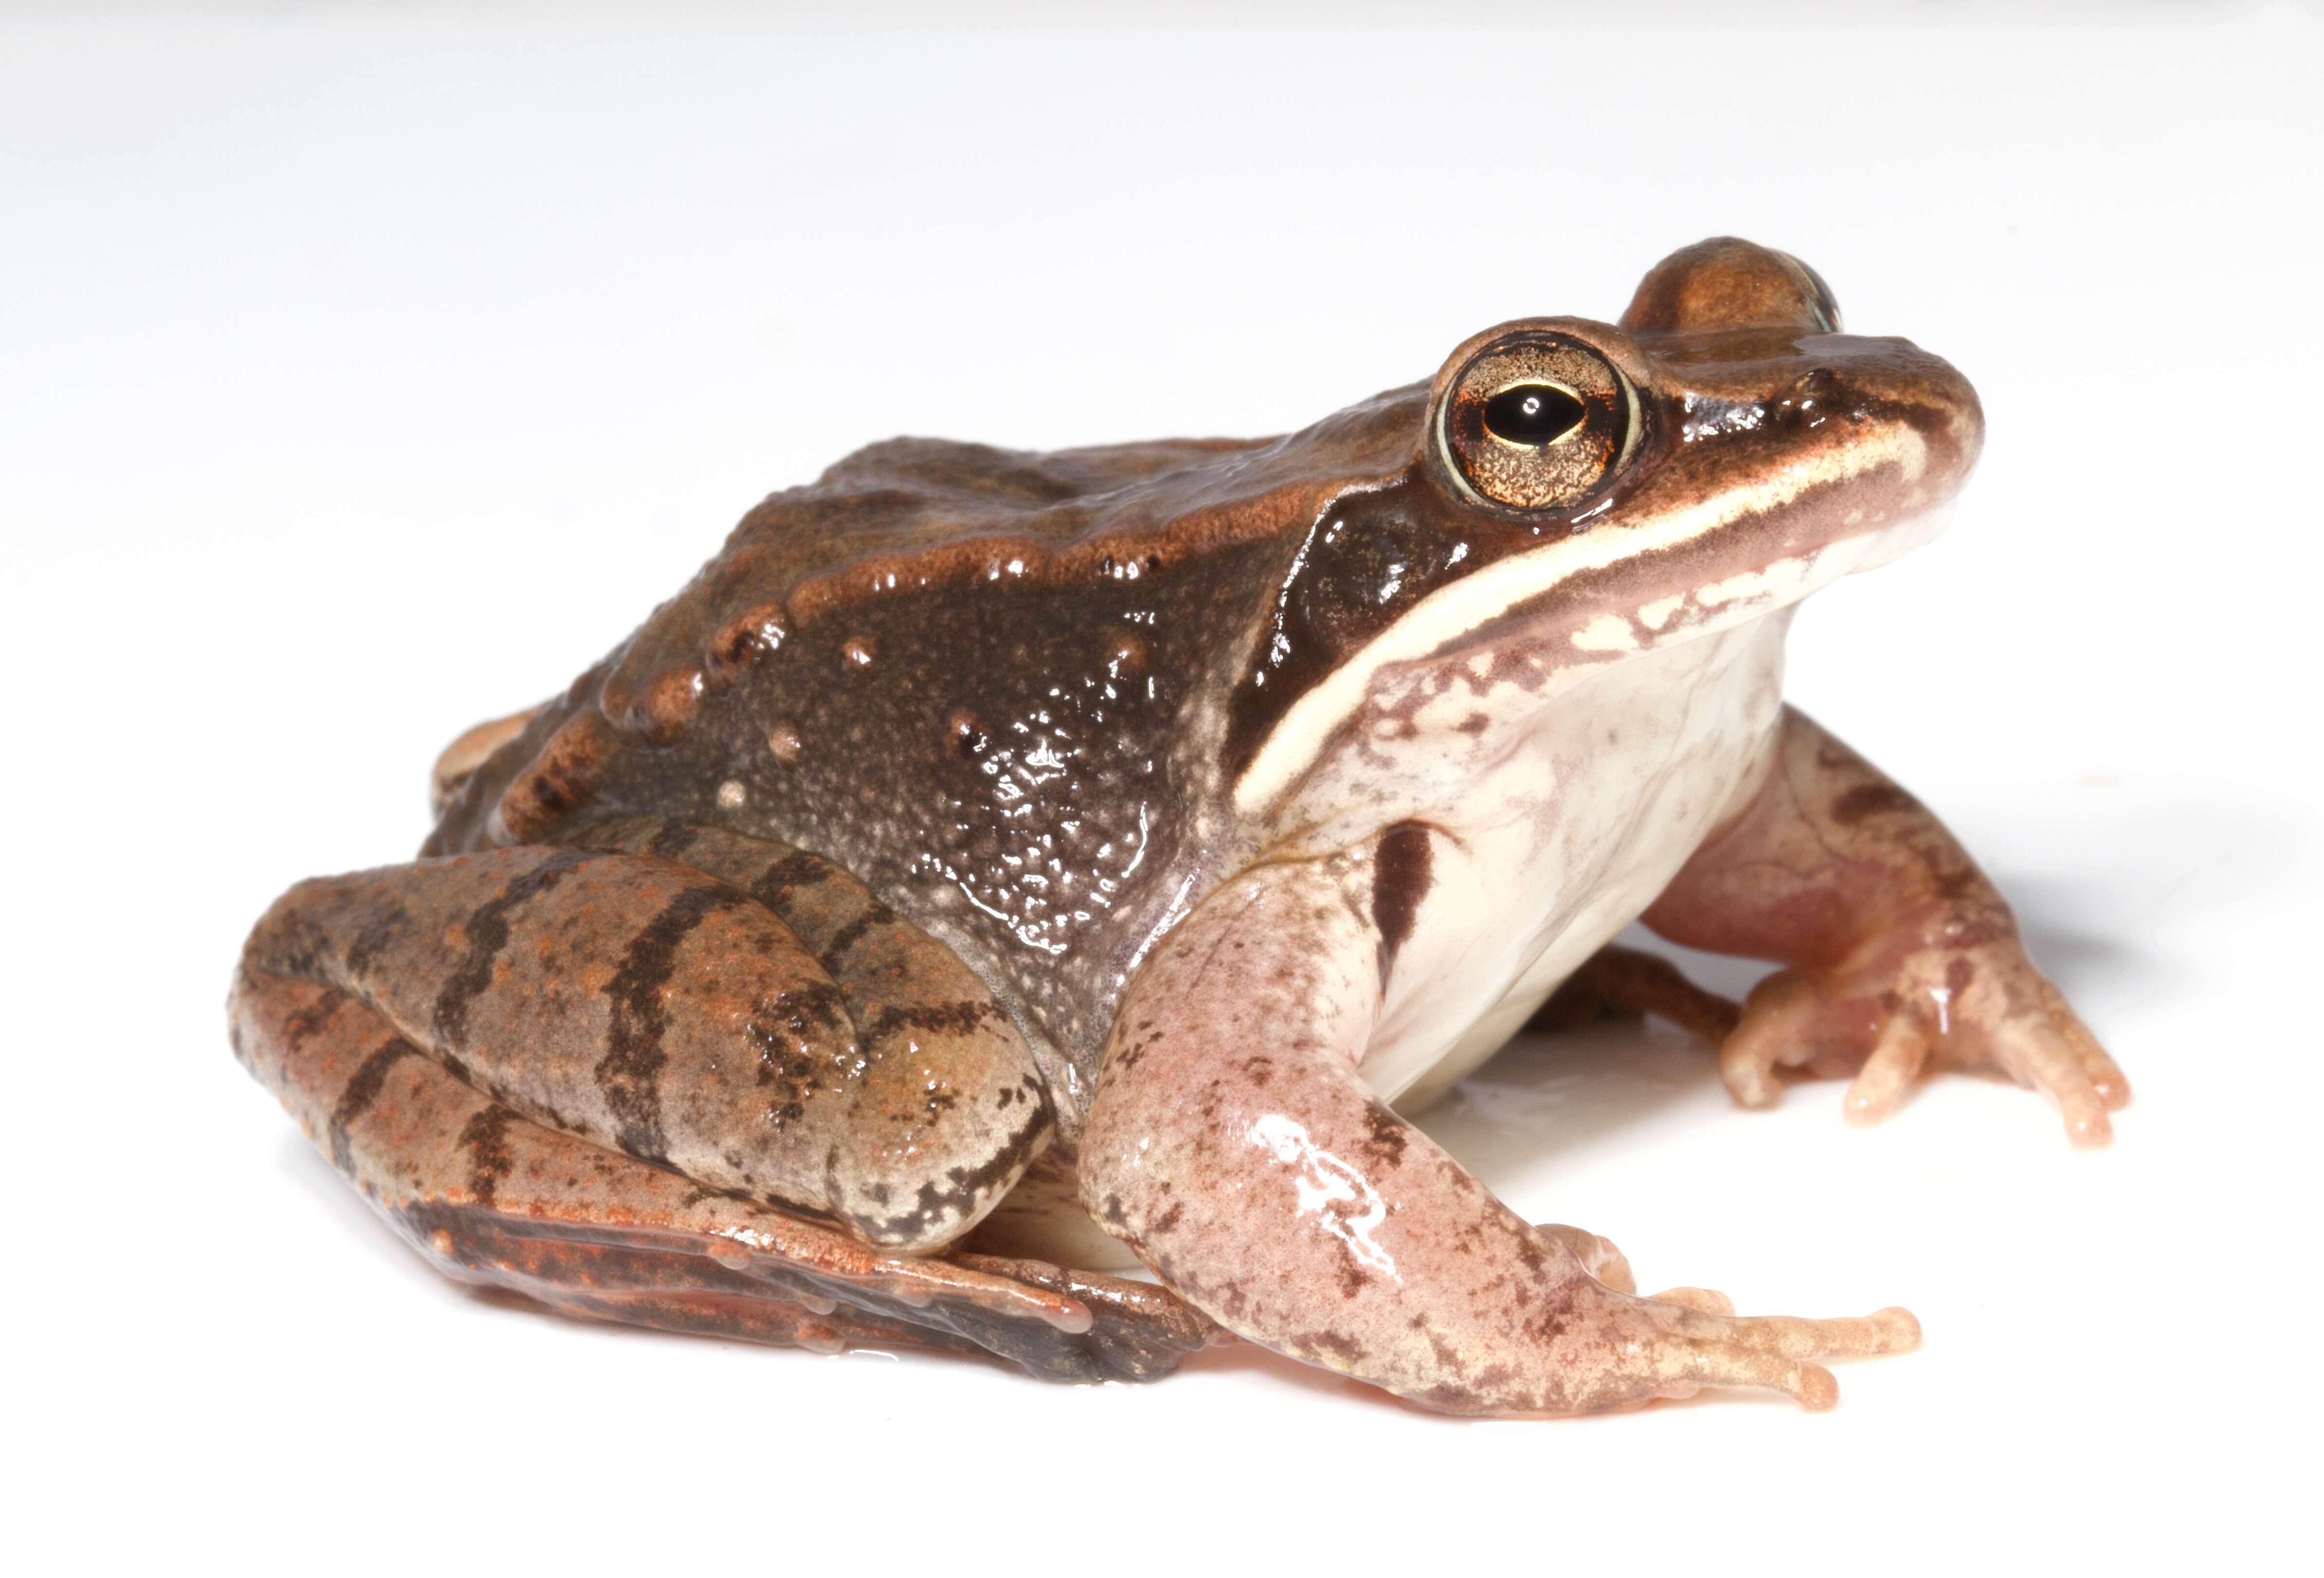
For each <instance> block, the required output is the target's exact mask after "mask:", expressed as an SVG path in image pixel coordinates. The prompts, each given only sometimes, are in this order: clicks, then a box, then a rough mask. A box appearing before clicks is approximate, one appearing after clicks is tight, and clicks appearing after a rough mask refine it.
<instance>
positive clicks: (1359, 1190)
mask: <svg viewBox="0 0 2324 1578" xmlns="http://www.w3.org/2000/svg"><path fill="white" fill-rule="evenodd" d="M1342 864H1343V863H1341V862H1324V863H1302V864H1297V865H1289V864H1286V865H1285V866H1281V867H1276V868H1269V869H1268V870H1264V871H1261V872H1256V873H1252V874H1250V875H1247V876H1245V877H1241V878H1238V879H1236V880H1235V881H1232V882H1230V883H1228V884H1226V885H1225V886H1224V887H1222V889H1221V890H1220V891H1218V892H1216V893H1214V894H1213V896H1212V897H1210V898H1209V899H1207V900H1204V901H1203V905H1202V906H1201V907H1200V908H1198V909H1196V910H1195V912H1194V914H1193V915H1191V916H1190V917H1188V918H1187V919H1186V920H1185V922H1184V923H1183V924H1182V925H1181V926H1180V927H1178V929H1177V930H1176V931H1174V932H1173V933H1171V935H1170V936H1169V937H1167V939H1166V940H1165V941H1164V942H1163V944H1162V945H1161V946H1159V947H1158V948H1157V949H1156V950H1155V953H1154V955H1153V956H1152V957H1151V958H1149V959H1148V961H1147V963H1146V964H1145V966H1144V967H1143V968H1142V969H1141V970H1140V971H1139V974H1138V976H1137V978H1136V979H1135V980H1134V981H1133V982H1132V983H1131V987H1130V992H1129V993H1128V995H1127V997H1126V999H1125V1001H1124V1006H1123V1010H1122V1013H1121V1015H1120V1020H1118V1022H1117V1026H1116V1029H1115V1033H1114V1037H1113V1039H1112V1041H1111V1043H1110V1044H1109V1047H1108V1049H1107V1054H1106V1066H1105V1072H1104V1075H1103V1078H1102V1082H1101V1084H1100V1087H1099V1093H1098V1096H1097V1100H1096V1103H1094V1105H1093V1109H1092V1112H1091V1114H1090V1120H1089V1124H1088V1126H1087V1128H1086V1129H1085V1130H1084V1133H1083V1136H1082V1149H1081V1163H1080V1166H1081V1178H1082V1194H1083V1201H1084V1204H1085V1205H1087V1207H1088V1208H1089V1210H1090V1211H1091V1213H1092V1214H1093V1216H1095V1217H1096V1218H1097V1219H1098V1221H1099V1222H1100V1223H1102V1224H1103V1225H1104V1226H1105V1227H1106V1228H1107V1230H1108V1231H1109V1232H1113V1233H1114V1234H1115V1235H1116V1236H1118V1237H1120V1238H1121V1239H1122V1240H1123V1241H1126V1242H1128V1243H1129V1244H1130V1246H1131V1248H1132V1249H1134V1250H1136V1251H1137V1252H1138V1254H1139V1258H1140V1259H1142V1260H1145V1262H1146V1263H1147V1264H1148V1265H1149V1266H1151V1267H1152V1268H1153V1269H1155V1270H1156V1271H1157V1273H1158V1274H1160V1275H1161V1276H1162V1278H1164V1279H1165V1280H1166V1281H1167V1282H1168V1283H1169V1285H1170V1286H1171V1287H1173V1288H1175V1289H1176V1290H1177V1291H1178V1292H1180V1293H1182V1294H1184V1295H1185V1297H1187V1298H1188V1299H1189V1300H1191V1301H1192V1302H1193V1303H1194V1304H1195V1305H1196V1306H1199V1307H1200V1308H1202V1309H1203V1310H1204V1311H1205V1312H1207V1313H1208V1314H1210V1315H1212V1316H1213V1317H1214V1318H1216V1319H1217V1320H1218V1321H1219V1322H1220V1324H1222V1325H1225V1326H1227V1327H1229V1328H1230V1329H1231V1330H1233V1331H1235V1332H1237V1333H1240V1334H1241V1335H1243V1336H1246V1337H1249V1338H1251V1339H1252V1340H1254V1341H1256V1342H1259V1343H1265V1344H1266V1345H1268V1346H1269V1347H1272V1348H1275V1349H1277V1350H1279V1351H1281V1352H1286V1353H1289V1354H1291V1355H1292V1356H1294V1357H1296V1358H1299V1359H1303V1360H1305V1361H1308V1362H1310V1363H1313V1364H1318V1365H1322V1366H1323V1367H1325V1368H1327V1369H1331V1370H1339V1371H1341V1372H1342V1373H1345V1374H1349V1375H1352V1376H1355V1377H1357V1378H1359V1379H1360V1380H1368V1381H1370V1382H1372V1383H1373V1384H1375V1385H1378V1386H1382V1387H1385V1388H1387V1389H1389V1390H1392V1391H1395V1392H1397V1393H1399V1394H1401V1395H1403V1396H1405V1397H1407V1398H1413V1399H1414V1400H1416V1401H1417V1402H1420V1403H1422V1404H1425V1405H1426V1406H1428V1407H1434V1408H1439V1409H1443V1410H1444V1411H1447V1412H1452V1413H1462V1414H1483V1415H1503V1416H1534V1415H1555V1414H1573V1413H1585V1412H1592V1411H1600V1410H1605V1409H1614V1408H1625V1407H1637V1406H1639V1405H1641V1404H1644V1403H1646V1402H1650V1401H1652V1400H1654V1399H1655V1398H1667V1397H1683V1396H1686V1395H1689V1394H1690V1393H1692V1391H1693V1390H1694V1389H1697V1388H1700V1387H1703V1386H1743V1387H1761V1388H1768V1389H1775V1390H1778V1391H1782V1392H1784V1393H1786V1394H1788V1395H1790V1396H1791V1397H1793V1398H1796V1399H1798V1400H1799V1401H1800V1402H1801V1403H1802V1404H1803V1405H1804V1406H1806V1407H1811V1408H1824V1407H1831V1405H1832V1404H1833V1402H1834V1401H1836V1399H1837V1395H1838V1392H1837V1388H1836V1386H1835V1384H1834V1383H1833V1380H1832V1378H1831V1373H1830V1371H1828V1370H1824V1369H1823V1368H1822V1367H1821V1365H1820V1364H1818V1363H1816V1362H1815V1361H1816V1360H1818V1359H1821V1358H1830V1357H1836V1356H1853V1355H1859V1354H1870V1353H1889V1352H1898V1351H1900V1350H1903V1349H1905V1348H1909V1347H1911V1346H1912V1345H1913V1344H1914V1343H1915V1342H1917V1341H1918V1338H1919V1328H1918V1326H1917V1325H1916V1324H1915V1323H1914V1320H1913V1317H1912V1316H1911V1315H1908V1314H1906V1313H1905V1312H1904V1311H1903V1310H1895V1309H1890V1310H1883V1311H1881V1312H1880V1313H1879V1314H1877V1315H1872V1316H1869V1317H1865V1318H1861V1319H1843V1320H1799V1319H1792V1318H1787V1317H1767V1316H1759V1317H1750V1316H1738V1315H1735V1314H1734V1313H1733V1312H1732V1309H1731V1307H1730V1306H1728V1304H1727V1302H1726V1301H1725V1300H1724V1299H1722V1298H1720V1297H1719V1296H1718V1295H1716V1294H1711V1293H1707V1292H1704V1291H1702V1290H1700V1289H1684V1288H1683V1289H1678V1290H1674V1292H1673V1293H1671V1294H1667V1295H1665V1296H1663V1297H1658V1298H1645V1297H1639V1296H1638V1295H1637V1293H1636V1292H1635V1290H1634V1287H1633V1283H1632V1279H1631V1277H1630V1274H1629V1269H1628V1263H1627V1262H1626V1261H1624V1260H1623V1259H1622V1258H1621V1256H1620V1254H1619V1251H1618V1250H1615V1249H1614V1247H1613V1246H1612V1245H1611V1244H1610V1243H1609V1242H1607V1241H1605V1240H1603V1239H1600V1238H1598V1237H1596V1236H1595V1235H1593V1234H1590V1233H1585V1232H1580V1231H1578V1230H1576V1229H1572V1228H1566V1227H1548V1228H1536V1227H1534V1226H1532V1225H1530V1224H1528V1223H1526V1222H1525V1221H1524V1220H1522V1219H1521V1218H1519V1217H1517V1216H1516V1215H1515V1214H1514V1213H1511V1212H1510V1211H1509V1210H1508V1208H1507V1207H1506V1206H1504V1205H1502V1204H1500V1202H1499V1201H1498V1200H1496V1199H1494V1198H1493V1196H1492V1195H1491V1194H1490V1193H1489V1191H1487V1190H1486V1188H1485V1187H1484V1186H1483V1185H1481V1184H1480V1183H1479V1182H1478V1181H1477V1180H1476V1179H1475V1178H1474V1177H1471V1176H1470V1175H1469V1174H1468V1173H1467V1172H1466V1171H1465V1170H1463V1169H1462V1167H1461V1166H1460V1165H1459V1164H1458V1163H1457V1162H1455V1161H1454V1160H1453V1159H1452V1158H1451V1157H1450V1156H1448V1155H1446V1154H1445V1153H1444V1152H1443V1150H1441V1149H1438V1148H1437V1147H1436V1146H1435V1145H1434V1143H1432V1142H1431V1141H1430V1140H1429V1139H1428V1138H1427V1137H1426V1136H1425V1135H1424V1134H1422V1133H1421V1132H1419V1131H1418V1130H1416V1129H1414V1128H1412V1127H1411V1126H1410V1125H1408V1124H1407V1123H1406V1122H1405V1121H1404V1120H1403V1119H1401V1118H1400V1117H1398V1116H1397V1114H1396V1113H1395V1112H1393V1111H1391V1110H1390V1109H1389V1108H1388V1106H1387V1105H1386V1103H1382V1102H1381V1101H1379V1099H1378V1097H1376V1096H1375V1095H1374V1094H1372V1093H1371V1092H1370V1091H1369V1089H1367V1088H1366V1086H1365V1085H1364V1084H1363V1082H1362V1080H1361V1078H1360V1075H1359V1072H1358V1060H1359V1058H1360V1055H1361V1052H1362V1049H1363V1046H1364V1042H1365V1038H1366V1036H1367V1035H1368V1034H1369V1030H1370V1027H1371V1025H1372V1023H1373V1021H1374V1018H1375V1016H1376V1014H1377V1012H1378V1011H1379V976H1378V958H1379V949H1378V945H1377V937H1376V935H1375V934H1374V933H1372V932H1371V931H1370V930H1369V929H1368V926H1369V923H1368V921H1367V920H1366V919H1365V918H1364V917H1365V915H1366V912H1367V911H1366V905H1365V902H1364V900H1365V896H1366V895H1368V894H1369V891H1370V878H1369V872H1367V871H1365V870H1363V869H1361V863H1358V862H1352V861H1351V862H1347V863H1344V864H1345V866H1346V868H1347V869H1344V870H1341V869H1337V868H1339V867H1341V866H1342Z"/></svg>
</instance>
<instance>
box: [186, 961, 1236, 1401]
mask: <svg viewBox="0 0 2324 1578" xmlns="http://www.w3.org/2000/svg"><path fill="white" fill-rule="evenodd" d="M232 1014H233V1031H234V1044H235V1053H236V1055H237V1056H238V1057H240V1058H241V1059H242V1060H243V1062H244V1064H245V1065H246V1066H248V1067H249V1068H250V1070H251V1072H252V1073H253V1074H254V1075H256V1076H257V1077H258V1078H259V1080H260V1081H261V1082H262V1083H263V1084H266V1085H267V1086H268V1087H269V1088H270V1089H272V1091H273V1092H274V1093H275V1094H276V1095H277V1096H278V1097H280V1098H281V1102H282V1103H283V1105H284V1106H285V1107H286V1108H288V1109H289V1110H290V1112H291V1114H292V1115H293V1116H294V1117H296V1118H297V1119H298V1121H299V1122H300V1126H301V1127H302V1128H303V1129H305V1130H306V1131H307V1133H308V1135H309V1138H311V1139H312V1140H314V1141H315V1143H316V1144H317V1145H318V1147H320V1148H321V1149H323V1150H324V1151H325V1152H326V1153H327V1155H328V1156H329V1157H330V1158H331V1159H332V1161H333V1163H334V1164H335V1165H336V1166H337V1167H338V1168H339V1169H340V1170H341V1171H342V1172H344V1173H346V1175H347V1177H349V1178H350V1179H352V1180H353V1181H354V1182H355V1185H356V1186H358V1187H359V1188H360V1189H361V1190H362V1191H363V1194H364V1197H365V1198H367V1199H368V1200H370V1202H371V1203H372V1204H373V1205H374V1206H375V1207H376V1208H377V1209H378V1210H379V1211H380V1212H381V1213H383V1215H385V1216H386V1217H387V1219H388V1220H389V1222H390V1223H392V1224H393V1225H394V1227H395V1228H396V1229H397V1231H398V1232H401V1234H402V1235H403V1236H404V1237H405V1238H406V1239H408V1240H410V1241H411V1242H412V1243H413V1244H414V1245H415V1246H416V1247H417V1248H418V1249H419V1250H420V1252H421V1253H422V1254H423V1255H425V1256H427V1257H428V1258H429V1260H431V1261H433V1262H434V1263H435V1264H436V1265H437V1267H438V1269H441V1270H443V1271H444V1272H446V1273H447V1274H448V1275H450V1276H451V1277H453V1278H456V1279H458V1280H461V1281H464V1282H468V1283H473V1284H482V1285H485V1286H491V1287H500V1288H504V1289H507V1290H510V1291H513V1292H516V1293H520V1294H522V1295H524V1296H526V1297H530V1298H533V1299H536V1300H538V1301H539V1302H541V1303H543V1304H546V1305H549V1306H551V1307H553V1308H556V1309H558V1310H561V1311H564V1312H566V1313H567V1314H571V1315H580V1316H585V1317H588V1318H593V1319H598V1320H610V1321H619V1322H622V1323H625V1324H633V1325H644V1326H653V1327H659V1328H661V1329H664V1330H670V1331H680V1332H689V1333H705V1334H710V1335H716V1336H724V1337H733V1338H741V1339H744V1340H747V1341H752V1342H761V1343H791V1344H797V1345H798V1346H801V1347H807V1348H811V1349H816V1350H819V1351H824V1352H830V1351H833V1350H835V1349H838V1348H842V1347H851V1346H871V1347H896V1346H906V1347H918V1348H933V1349H950V1350H956V1351H963V1352H982V1353H989V1354H992V1355H994V1356H997V1357H1000V1358H1003V1359H1008V1360H1010V1361H1015V1362H1016V1363H1018V1364H1020V1365H1022V1366H1023V1367H1024V1368H1025V1369H1027V1370H1029V1371H1031V1372H1032V1373H1034V1374H1036V1375H1038V1376H1042V1377H1044V1378H1046V1379H1050V1380H1103V1379H1107V1378H1109V1377H1111V1378H1118V1379H1133V1380H1136V1379H1147V1378H1150V1377H1153V1376H1157V1375H1160V1374H1165V1373H1167V1372H1168V1371H1169V1370H1171V1369H1172V1368H1174V1367H1175V1366H1176V1363H1177V1361H1178V1359H1179V1358H1180V1357H1181V1356H1182V1355H1183V1354H1185V1352H1189V1351H1191V1350H1192V1349H1194V1348H1197V1347H1200V1346H1201V1345H1202V1344H1203V1343H1204V1342H1205V1341H1207V1340H1211V1339H1212V1338H1213V1336H1214V1335H1215V1332H1214V1329H1213V1328H1212V1327H1211V1326H1210V1325H1209V1324H1208V1323H1207V1322H1205V1321H1203V1319H1202V1317H1201V1316H1200V1315H1196V1314H1195V1313H1194V1311H1192V1310H1191V1309H1187V1308H1185V1306H1180V1305H1176V1303H1175V1301H1169V1300H1167V1296H1165V1295H1163V1294H1161V1293H1160V1290H1158V1289H1155V1288H1151V1287H1141V1286H1139V1285H1136V1284H1124V1283H1118V1282H1115V1281H1114V1280H1112V1279H1111V1278H1092V1277H1087V1276H1077V1275H1074V1274H1071V1273H1067V1272H1064V1271H1061V1270H1059V1269H1057V1268H1055V1267H1048V1266H1037V1265H1033V1264H1030V1263H1014V1262H998V1261H986V1260H976V1261H973V1263H969V1264H963V1263H956V1262H954V1261H951V1260H936V1259H926V1258H920V1257H914V1256H904V1255H891V1254H886V1253H882V1252H881V1251H879V1250H873V1249H871V1248H868V1247H866V1246H865V1245H863V1244H862V1243H860V1242H858V1241H855V1240H854V1239H853V1238H851V1237H849V1236H847V1235H846V1234H844V1233H841V1232H836V1231H835V1230H833V1229H831V1228H829V1227H825V1226H821V1225H818V1224H816V1223H809V1222H806V1221H803V1220H801V1219H799V1218H798V1217H796V1216H793V1215H790V1214H788V1213H784V1212H780V1211H777V1210H774V1209H772V1208H770V1207H768V1206H765V1205H761V1204H756V1203H755V1202H752V1201H750V1200H746V1199H741V1198H737V1197H735V1196H733V1195H721V1194H714V1193H711V1192H709V1191H706V1190H704V1189H702V1188H700V1187H698V1186H696V1185H695V1184H693V1183H691V1182H690V1181H689V1180H687V1178H685V1177H680V1176H679V1175H678V1174H677V1173H674V1172H671V1171H669V1170H668V1169H666V1168H663V1167H654V1166H651V1165H650V1164H648V1163H645V1162H642V1161H639V1160H636V1159H634V1158H630V1157H627V1156H623V1155H622V1154H620V1153H618V1152H616V1151H613V1150H610V1149H605V1148H604V1147H602V1146H598V1145H594V1144H591V1143H589V1142H588V1141H586V1140H578V1139H576V1138H574V1137H573V1136H571V1135H567V1134H563V1133H559V1132H558V1131H557V1130H553V1129H549V1128H548V1127H546V1126H544V1125H541V1124H539V1123H535V1122H533V1121H530V1119H528V1118H526V1117H524V1116H523V1115H521V1113H519V1112H515V1111H514V1110H512V1109H511V1108H509V1107H507V1106H505V1105H503V1104H502V1103H498V1102H496V1101H494V1100H493V1099H492V1098H491V1097H490V1096H487V1095H485V1094H483V1093H481V1092H479V1091H477V1090H475V1088H473V1087H472V1086H470V1085H468V1084H466V1083H464V1082H463V1081H462V1080H460V1079H458V1078H457V1077H456V1076H455V1075H452V1074H451V1073H450V1072H449V1071H448V1070H447V1069H446V1068H445V1067H444V1066H443V1065H442V1064H440V1063H438V1061H437V1060H436V1059H435V1058H434V1057H430V1056H429V1054H427V1053H426V1052H424V1051H422V1050H421V1049H420V1047H418V1046H416V1045H415V1044H413V1042H412V1041H411V1040H410V1039H409V1038H406V1037H404V1036H402V1035H401V1034H400V1033H399V1032H398V1031H397V1030H396V1029H395V1028H394V1027H393V1026H392V1025H391V1024H389V1023H388V1022H387V1021H386V1020H384V1019H383V1018H382V1017H381V1016H380V1015H378V1014H377V1013H375V1012H374V1011H373V1010H371V1009H370V1008H368V1007H367V1006H366V1005H364V1003H363V1002H361V1001H357V1000H355V998H353V997H351V996H349V995H348V994H346V993H345V992H339V991H337V990H335V989H333V988H331V987H327V986H323V985H318V984H317V983H312V982H307V981H300V980H294V979H290V978H286V977H282V976H278V975H267V974H257V973H254V972H251V971H248V970H245V971H244V973H243V974H242V975H241V976H240V978H239V979H238V980H237V982H236V984H235V993H234V998H233V1002H232Z"/></svg>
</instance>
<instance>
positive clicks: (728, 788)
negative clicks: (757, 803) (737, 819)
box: [718, 778, 750, 811]
mask: <svg viewBox="0 0 2324 1578" xmlns="http://www.w3.org/2000/svg"><path fill="white" fill-rule="evenodd" d="M748 798H750V796H749V794H748V792H747V791H745V790H744V789H743V788H742V783H741V781H740V780H736V779H732V778H730V779H728V780H726V781H725V782H724V783H722V784H720V785H719V786H718V808H719V809H720V810H722V811H739V810H741V809H742V802H743V801H744V800H746V799H748Z"/></svg>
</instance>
